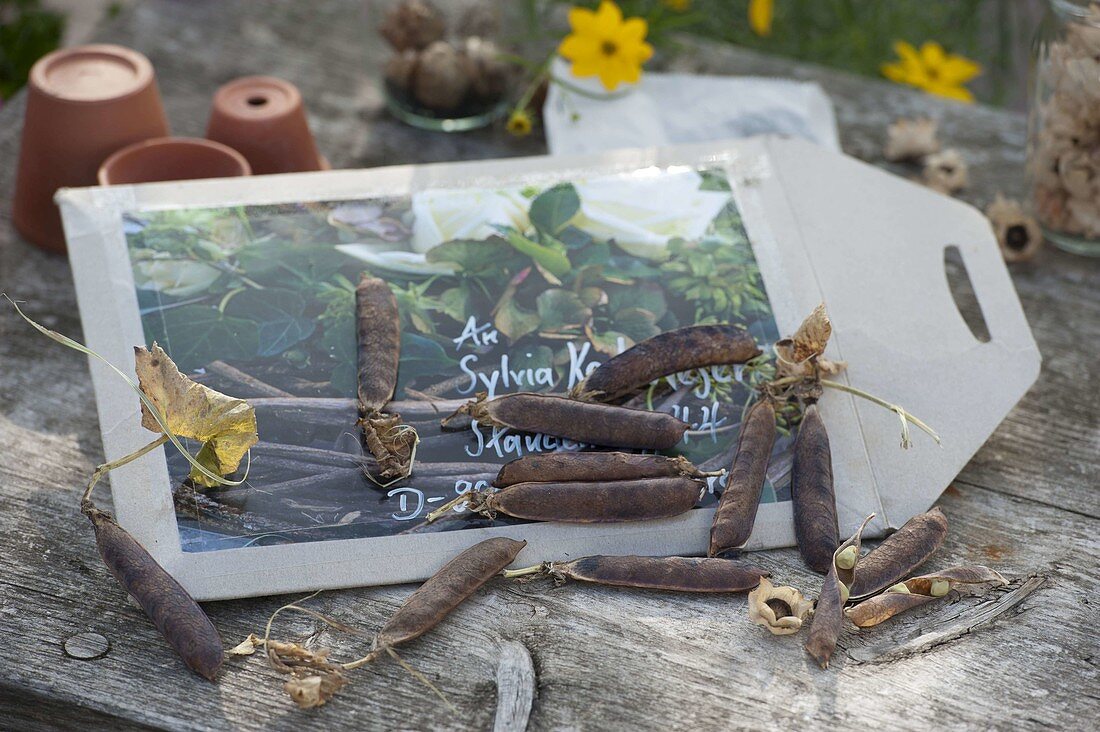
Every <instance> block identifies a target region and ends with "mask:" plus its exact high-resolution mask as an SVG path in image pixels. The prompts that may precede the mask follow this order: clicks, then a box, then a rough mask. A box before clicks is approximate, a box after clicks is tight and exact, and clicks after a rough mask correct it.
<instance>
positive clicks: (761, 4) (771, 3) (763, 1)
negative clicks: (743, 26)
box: [749, 0, 775, 36]
mask: <svg viewBox="0 0 1100 732" xmlns="http://www.w3.org/2000/svg"><path fill="white" fill-rule="evenodd" d="M773 17H775V0H749V26H750V27H751V28H752V32H753V33H755V34H756V35H758V36H770V35H771V34H772V18H773Z"/></svg>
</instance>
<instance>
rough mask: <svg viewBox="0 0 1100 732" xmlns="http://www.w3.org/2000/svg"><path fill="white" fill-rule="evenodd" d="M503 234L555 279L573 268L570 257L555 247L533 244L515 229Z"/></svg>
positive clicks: (505, 231) (503, 231)
mask: <svg viewBox="0 0 1100 732" xmlns="http://www.w3.org/2000/svg"><path fill="white" fill-rule="evenodd" d="M501 233H502V234H503V236H504V239H505V241H507V242H508V243H509V244H511V245H512V246H513V247H515V248H516V249H517V250H518V251H520V252H523V253H524V254H526V255H527V256H528V257H530V258H531V259H533V260H534V261H536V262H538V263H539V264H540V265H541V266H542V267H544V268H545V269H546V271H548V272H550V273H551V274H552V275H554V276H555V277H563V276H565V275H566V274H567V273H568V272H569V270H571V269H572V268H573V265H572V264H570V263H569V257H567V256H565V253H564V252H562V251H560V250H558V249H556V248H554V247H549V246H543V245H542V244H538V243H536V242H533V241H531V240H530V239H528V238H527V237H525V236H524V235H523V234H521V233H519V232H518V231H516V230H515V229H503V230H502V231H501Z"/></svg>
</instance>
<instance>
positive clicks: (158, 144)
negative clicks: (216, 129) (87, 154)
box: [98, 137, 252, 186]
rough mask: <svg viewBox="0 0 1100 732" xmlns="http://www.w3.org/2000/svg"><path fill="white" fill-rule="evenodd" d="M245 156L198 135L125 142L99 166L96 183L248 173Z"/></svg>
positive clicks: (190, 178)
mask: <svg viewBox="0 0 1100 732" xmlns="http://www.w3.org/2000/svg"><path fill="white" fill-rule="evenodd" d="M251 173H252V169H251V168H250V167H249V165H248V161H247V160H245V159H244V156H243V155H241V154H240V153H239V152H237V151H236V150H234V149H233V148H231V147H228V146H226V145H223V144H221V143H220V142H213V141H211V140H203V139H202V138H199V137H159V138H156V139H153V140H143V141H142V142H135V143H134V144H133V145H128V146H126V147H124V148H122V149H121V150H119V151H118V152H116V153H114V154H113V155H111V157H109V158H107V159H106V160H105V161H103V165H101V166H99V176H98V177H99V184H100V185H102V186H117V185H125V184H127V183H153V182H156V181H165V180H194V179H196V178H236V177H239V176H242V175H250V174H251Z"/></svg>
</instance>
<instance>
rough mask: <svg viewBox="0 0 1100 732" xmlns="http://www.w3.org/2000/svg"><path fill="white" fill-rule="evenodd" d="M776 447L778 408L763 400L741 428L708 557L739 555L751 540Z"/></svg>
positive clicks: (711, 530) (756, 405) (717, 514)
mask: <svg viewBox="0 0 1100 732" xmlns="http://www.w3.org/2000/svg"><path fill="white" fill-rule="evenodd" d="M774 445H775V405H774V404H772V401H771V400H770V399H767V398H764V399H761V400H760V401H758V402H757V403H756V404H754V405H753V406H752V407H751V408H750V409H749V411H748V414H746V415H745V420H744V422H743V423H742V424H741V434H740V435H739V436H738V438H737V452H736V454H735V455H734V456H733V464H732V465H731V466H730V472H729V476H728V478H727V479H726V488H725V490H723V491H722V497H721V498H720V499H719V500H718V510H717V511H715V513H714V523H713V524H711V527H710V548H709V549H708V550H707V555H708V556H711V557H718V556H722V555H723V554H727V553H731V552H736V551H737V550H739V549H741V547H743V546H745V542H747V541H748V540H749V535H750V534H752V527H753V525H754V524H755V523H756V511H757V509H758V508H759V507H760V493H761V491H762V490H763V489H764V480H765V479H766V478H767V475H768V460H769V459H770V458H771V454H772V447H773V446H774Z"/></svg>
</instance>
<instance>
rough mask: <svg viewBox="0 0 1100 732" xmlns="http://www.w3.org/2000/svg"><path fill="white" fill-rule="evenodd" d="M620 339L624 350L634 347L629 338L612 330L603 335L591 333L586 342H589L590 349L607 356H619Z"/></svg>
mask: <svg viewBox="0 0 1100 732" xmlns="http://www.w3.org/2000/svg"><path fill="white" fill-rule="evenodd" d="M620 338H621V339H622V340H623V348H624V349H626V348H630V347H631V346H633V345H634V341H633V340H631V338H630V336H628V335H626V334H625V333H619V332H618V331H614V330H608V331H604V332H603V333H595V332H592V333H589V334H588V340H589V341H591V343H592V347H593V348H595V349H596V350H597V351H599V352H600V353H603V354H606V355H608V356H617V355H619V339H620Z"/></svg>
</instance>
